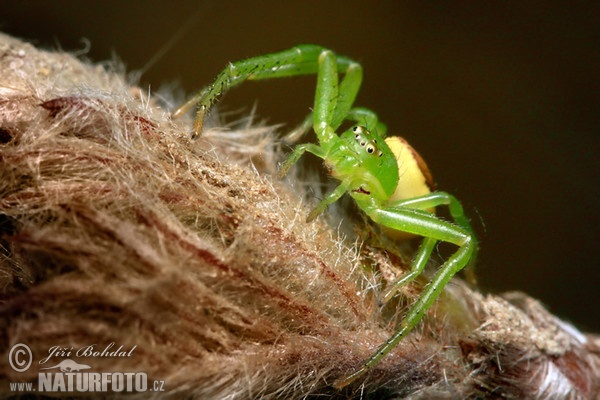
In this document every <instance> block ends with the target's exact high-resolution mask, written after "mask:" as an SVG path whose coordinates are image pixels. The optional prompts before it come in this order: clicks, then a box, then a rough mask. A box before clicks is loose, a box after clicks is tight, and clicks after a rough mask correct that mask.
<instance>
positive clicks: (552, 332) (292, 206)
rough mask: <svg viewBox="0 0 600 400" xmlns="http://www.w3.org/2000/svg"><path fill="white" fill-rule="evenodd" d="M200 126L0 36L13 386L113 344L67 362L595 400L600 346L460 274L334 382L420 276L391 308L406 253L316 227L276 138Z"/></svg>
mask: <svg viewBox="0 0 600 400" xmlns="http://www.w3.org/2000/svg"><path fill="white" fill-rule="evenodd" d="M189 122H190V121H186V120H183V121H181V122H179V121H175V122H174V121H172V120H171V119H170V118H169V111H168V110H167V109H166V108H164V107H163V106H162V105H161V101H160V100H158V99H156V98H152V97H150V98H149V97H148V96H147V94H145V92H144V91H143V90H140V89H138V88H136V87H132V86H129V85H128V84H127V83H126V81H125V79H124V78H123V76H122V74H120V73H119V72H118V69H115V68H111V67H110V66H103V67H102V66H94V65H89V64H85V63H82V62H80V61H79V60H77V59H76V58H74V57H72V56H70V55H68V54H65V53H57V52H45V51H40V50H37V49H35V48H34V47H32V46H31V45H28V44H26V43H23V42H21V41H19V40H16V39H13V38H10V37H7V36H0V284H1V288H2V292H1V295H0V296H1V302H0V314H1V317H0V354H1V357H2V360H5V361H3V362H2V363H0V391H2V393H4V394H8V393H9V391H10V385H9V383H10V382H27V381H30V382H37V380H38V373H40V372H41V371H40V368H42V367H44V365H40V364H39V361H40V360H41V359H43V358H44V357H47V356H48V355H49V349H52V348H55V347H56V346H59V347H60V348H65V349H69V348H70V349H78V348H82V347H85V346H90V345H92V344H95V345H96V346H97V348H103V347H106V346H107V345H109V344H110V343H114V344H115V346H116V347H118V346H123V348H125V349H133V351H131V353H130V354H129V356H127V357H90V358H76V357H71V358H74V359H75V360H76V361H77V362H79V363H84V362H83V361H85V364H88V365H89V366H91V368H92V370H93V371H96V372H114V371H121V372H127V371H143V372H145V373H146V374H148V378H149V379H150V380H162V381H164V382H165V387H164V389H165V390H166V391H165V392H161V393H154V395H155V396H159V397H167V396H173V397H180V396H187V397H190V398H199V399H200V398H201V399H207V398H214V399H222V398H230V399H255V398H264V399H279V398H289V399H293V398H313V397H317V396H325V397H326V398H327V397H328V398H547V399H554V398H582V399H584V398H594V397H596V396H597V395H598V386H599V382H598V365H599V361H598V360H599V354H600V353H599V350H598V348H599V339H598V337H597V336H593V335H585V334H582V333H581V332H579V331H578V330H577V329H576V328H574V327H572V326H570V325H568V324H567V323H565V322H563V321H561V320H559V319H558V318H556V317H554V316H553V315H551V314H550V313H549V312H547V311H546V310H545V309H544V308H543V307H542V306H541V305H540V304H539V303H538V302H536V301H535V300H533V299H531V298H529V297H527V296H526V295H524V294H520V293H509V294H506V295H504V296H502V297H499V296H492V295H487V296H484V295H482V294H480V293H478V292H477V291H476V290H474V289H472V288H469V287H468V286H467V285H465V284H464V283H462V281H461V280H460V279H454V281H453V283H452V284H451V285H449V288H448V290H447V291H446V293H445V294H444V295H443V296H442V298H441V299H440V301H439V302H438V304H437V305H436V307H434V309H433V310H430V312H429V314H428V316H427V317H426V319H425V321H424V323H423V324H421V326H420V328H419V329H417V330H416V331H415V332H413V333H412V334H411V335H410V336H409V337H408V338H407V339H406V340H404V341H403V342H402V343H400V345H399V346H398V347H397V348H396V349H395V350H394V351H393V352H392V353H391V354H389V355H388V356H387V357H385V359H384V360H383V361H382V362H381V363H380V364H378V365H377V366H376V367H375V368H374V369H373V370H372V371H371V372H370V373H369V374H368V376H367V378H366V380H365V381H364V382H357V383H356V384H355V385H353V386H350V387H348V388H345V389H344V390H343V391H341V392H339V391H337V390H335V389H334V388H333V387H332V386H331V383H332V382H333V381H334V380H335V379H336V378H338V377H340V376H342V375H343V374H345V373H348V372H350V371H352V370H354V369H355V368H357V367H358V366H360V363H361V362H362V361H363V360H364V359H365V358H366V357H367V356H368V355H370V354H371V352H372V351H373V350H374V349H375V348H376V347H377V346H378V345H379V344H381V343H382V342H383V341H385V340H386V339H387V338H388V337H389V336H390V334H391V333H392V331H393V330H394V323H395V322H396V320H397V317H399V316H402V313H403V312H404V311H405V310H406V307H407V305H409V304H410V303H411V301H413V300H414V299H415V298H416V297H417V296H418V294H419V292H420V289H421V287H422V286H421V285H423V284H424V282H425V281H418V282H415V283H414V284H411V285H409V286H408V287H406V288H405V289H404V290H403V292H402V294H401V296H400V297H401V298H400V300H396V301H394V302H393V304H387V305H385V306H381V305H380V304H379V303H378V299H379V297H380V291H381V288H382V285H383V284H384V281H385V279H386V277H387V276H389V275H394V274H398V273H401V272H402V271H403V269H405V265H404V263H403V260H404V261H406V260H408V259H409V257H410V253H409V252H407V251H406V250H407V249H408V248H409V247H396V245H393V246H392V245H391V244H390V243H388V242H386V241H385V239H377V237H376V235H368V234H367V233H366V232H367V231H368V230H367V229H364V230H363V233H360V234H358V235H357V236H358V237H356V238H354V237H346V238H340V235H339V233H338V229H337V228H336V226H337V222H336V221H335V220H333V219H330V220H329V222H330V223H331V225H330V224H328V223H327V222H328V221H327V218H320V219H319V220H318V221H317V222H313V223H310V224H307V223H305V222H304V219H305V217H306V215H307V213H308V209H307V208H306V207H305V205H304V203H305V202H304V201H303V199H302V196H301V194H299V192H301V190H299V189H301V188H302V187H303V185H302V182H299V181H293V179H292V180H290V181H287V182H278V181H276V180H274V179H273V178H272V176H271V173H272V172H273V171H274V170H275V165H276V161H277V160H278V157H279V156H278V146H277V145H276V140H275V138H276V137H277V135H276V132H274V131H275V129H274V128H273V127H269V126H264V125H260V124H253V123H252V121H251V119H249V118H248V119H246V120H242V121H240V122H238V123H236V124H234V125H232V126H229V127H219V126H214V127H212V128H210V129H207V131H206V132H205V135H204V136H203V137H202V138H200V139H197V140H192V139H191V138H190V135H189ZM352 235H354V234H352ZM386 249H392V251H388V250H386ZM17 343H24V344H27V345H28V346H29V347H30V348H31V350H32V353H33V355H34V362H33V365H32V367H31V368H30V369H28V370H27V371H24V372H17V371H15V369H14V368H11V366H10V364H9V363H7V362H6V360H7V359H8V357H9V355H10V350H11V348H12V346H13V345H15V344H17ZM64 358H68V357H55V358H54V361H56V362H55V363H49V365H56V364H57V363H58V362H59V361H61V360H62V359H64ZM12 394H13V395H17V393H12ZM37 394H39V393H37ZM75 394H77V393H75ZM150 394H152V393H141V394H140V396H143V397H147V396H148V395H150ZM52 395H54V396H57V395H64V396H70V395H71V396H72V395H73V393H53V394H52ZM105 395H110V393H107V394H105Z"/></svg>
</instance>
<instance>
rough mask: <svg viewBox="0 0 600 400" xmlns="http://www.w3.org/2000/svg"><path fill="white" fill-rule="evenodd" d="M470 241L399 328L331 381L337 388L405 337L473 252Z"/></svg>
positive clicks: (426, 289)
mask: <svg viewBox="0 0 600 400" xmlns="http://www.w3.org/2000/svg"><path fill="white" fill-rule="evenodd" d="M473 251H474V249H473V245H472V243H469V242H467V243H465V244H464V245H463V246H461V247H460V248H459V249H458V251H457V252H456V253H454V254H453V255H452V256H451V257H450V258H449V259H448V261H446V263H444V265H443V266H442V267H441V268H440V270H439V271H438V273H437V274H436V275H435V276H434V278H433V279H432V280H431V282H430V283H429V285H428V286H427V287H426V288H425V290H424V291H423V293H422V294H421V297H419V299H418V300H417V302H416V303H415V304H414V305H413V306H412V308H411V309H410V311H409V312H408V314H407V315H406V317H404V319H403V320H402V322H401V324H400V329H399V330H398V331H396V333H394V335H393V336H392V337H391V338H389V339H388V340H387V341H386V342H385V343H383V344H382V345H381V346H380V347H379V348H378V349H377V350H376V351H375V353H373V355H371V357H369V358H368V359H367V361H365V363H364V364H363V365H362V367H360V368H359V369H358V370H357V371H355V372H354V373H352V374H350V375H348V376H346V377H343V378H341V379H338V380H337V381H335V382H334V383H333V386H335V387H336V388H338V389H341V388H343V387H344V386H346V385H349V384H350V383H352V382H353V381H354V380H356V379H357V378H359V377H361V376H362V375H363V374H365V373H366V372H367V371H369V370H370V369H371V368H372V367H373V366H375V365H376V364H377V363H378V362H379V361H380V360H381V359H382V358H383V357H385V355H386V354H388V353H389V352H390V351H392V350H393V349H394V347H396V346H397V345H398V343H400V341H402V339H404V338H405V337H406V335H407V334H408V333H409V332H410V331H411V330H412V329H413V328H414V327H415V326H417V324H418V323H419V322H420V321H421V319H422V318H423V315H424V314H425V312H426V311H427V310H428V309H429V308H430V307H431V305H432V304H433V302H434V301H435V300H436V299H437V298H438V297H439V295H440V293H441V292H442V290H443V289H444V287H445V286H446V284H447V283H448V282H449V281H450V279H452V277H453V276H454V275H455V274H456V273H457V272H458V271H460V270H461V269H462V268H463V267H464V265H465V264H466V263H467V262H468V260H469V259H470V257H471V255H472V254H473Z"/></svg>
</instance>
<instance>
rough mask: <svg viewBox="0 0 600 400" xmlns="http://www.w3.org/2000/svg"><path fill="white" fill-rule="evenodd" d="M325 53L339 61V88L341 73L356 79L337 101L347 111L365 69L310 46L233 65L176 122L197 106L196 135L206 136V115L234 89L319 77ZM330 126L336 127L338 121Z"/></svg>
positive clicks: (186, 106) (181, 111) (346, 85)
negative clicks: (249, 83) (251, 83)
mask: <svg viewBox="0 0 600 400" xmlns="http://www.w3.org/2000/svg"><path fill="white" fill-rule="evenodd" d="M324 53H326V54H330V55H331V56H332V57H334V59H335V61H336V64H337V65H336V70H335V73H336V76H335V82H336V84H337V80H338V77H337V74H338V73H341V74H346V75H347V76H351V77H352V79H344V81H343V82H342V85H341V86H342V87H340V97H339V98H337V99H336V100H335V102H336V103H337V104H338V105H339V108H340V110H343V109H344V108H346V111H347V110H348V109H350V106H351V105H352V103H353V102H354V99H355V97H356V94H357V92H358V89H359V87H360V83H361V81H362V68H361V67H360V64H358V63H356V62H355V61H353V60H351V59H349V58H347V57H344V56H339V55H336V54H334V53H333V52H331V51H330V50H327V49H325V48H324V47H321V46H317V45H310V44H308V45H300V46H296V47H293V48H291V49H288V50H284V51H281V52H278V53H271V54H266V55H262V56H258V57H253V58H248V59H246V60H242V61H237V62H234V63H230V64H229V65H228V66H227V67H226V68H225V69H224V70H223V71H221V73H220V74H219V75H218V76H217V78H216V79H215V80H214V82H213V83H212V84H211V85H209V86H207V87H206V88H204V89H203V90H202V91H200V92H199V93H198V94H197V95H195V96H194V97H192V98H191V99H190V100H188V101H187V102H186V103H185V104H183V105H182V106H180V107H179V108H178V109H177V110H175V111H174V112H173V115H172V116H173V118H177V117H179V116H181V115H183V114H185V113H186V112H187V111H188V110H189V109H190V108H192V107H193V106H195V105H196V104H197V105H198V113H197V115H196V119H195V121H194V134H195V135H199V134H201V133H202V126H203V122H204V116H205V114H206V113H207V111H208V110H209V109H210V108H211V107H212V106H213V104H214V103H215V102H216V101H217V100H218V98H219V97H220V96H221V95H223V94H224V93H225V92H227V91H228V90H229V89H230V88H232V87H234V86H236V85H239V84H240V83H242V82H244V81H246V80H262V79H271V78H282V77H291V76H297V75H309V74H316V73H317V71H319V70H320V69H322V65H321V58H322V57H321V56H322V55H323V54H324ZM317 96H319V93H317ZM342 114H343V112H342V113H341V114H336V115H335V118H334V119H335V120H337V119H339V123H338V125H339V124H341V122H342V121H343V119H344V117H345V115H342ZM330 122H331V123H333V124H335V121H334V120H331V121H330Z"/></svg>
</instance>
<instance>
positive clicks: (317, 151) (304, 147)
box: [277, 143, 325, 179]
mask: <svg viewBox="0 0 600 400" xmlns="http://www.w3.org/2000/svg"><path fill="white" fill-rule="evenodd" d="M306 151H308V152H309V153H312V154H314V155H315V156H317V157H320V158H325V152H324V151H323V149H321V148H320V147H319V146H317V145H316V144H312V143H305V144H301V145H298V146H296V147H295V148H294V151H292V154H290V155H289V157H288V158H287V160H285V161H284V162H283V164H281V168H279V172H278V173H277V177H278V178H279V179H282V178H283V177H284V176H286V175H287V173H288V172H289V170H290V168H292V165H294V164H295V163H296V162H298V160H299V159H300V157H302V155H303V154H304V152H306Z"/></svg>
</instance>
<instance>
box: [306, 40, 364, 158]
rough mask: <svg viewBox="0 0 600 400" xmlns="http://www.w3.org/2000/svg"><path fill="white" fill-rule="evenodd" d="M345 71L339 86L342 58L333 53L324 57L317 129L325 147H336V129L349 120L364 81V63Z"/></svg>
mask: <svg viewBox="0 0 600 400" xmlns="http://www.w3.org/2000/svg"><path fill="white" fill-rule="evenodd" d="M344 71H345V73H346V74H345V76H344V79H343V80H342V82H341V83H339V82H338V75H339V73H338V58H337V57H336V55H335V54H334V53H333V52H331V51H329V50H326V51H323V52H322V53H321V54H320V56H319V71H318V73H317V89H316V91H315V104H314V110H313V128H314V130H315V133H316V134H317V138H318V139H319V143H320V144H321V146H325V147H327V146H329V145H331V144H333V137H334V136H337V135H336V133H335V130H336V129H337V128H338V127H339V126H340V125H341V124H342V122H343V121H344V120H345V119H346V118H347V117H348V114H349V112H350V109H351V108H352V104H353V103H354V100H355V99H356V95H357V94H358V89H359V88H360V84H361V82H362V67H361V66H360V64H358V63H352V64H350V65H348V66H346V68H345V70H344ZM338 83H339V85H338Z"/></svg>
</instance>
